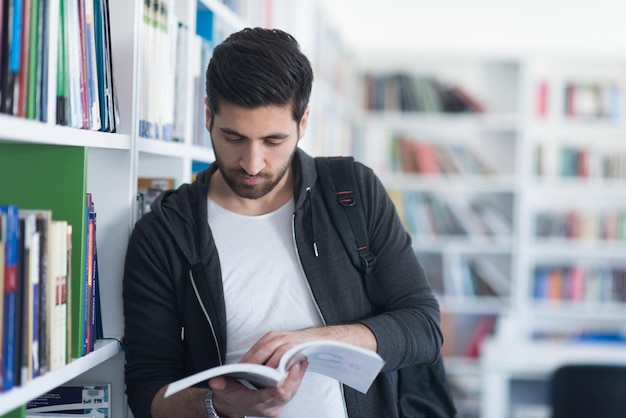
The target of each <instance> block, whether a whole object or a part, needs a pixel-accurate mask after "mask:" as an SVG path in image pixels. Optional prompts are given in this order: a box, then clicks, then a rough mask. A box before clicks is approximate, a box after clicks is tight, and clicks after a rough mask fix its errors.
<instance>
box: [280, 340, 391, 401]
mask: <svg viewBox="0 0 626 418" xmlns="http://www.w3.org/2000/svg"><path fill="white" fill-rule="evenodd" d="M305 358H306V359H307V360H308V361H309V366H308V368H307V373H308V372H314V373H319V374H323V375H326V376H328V377H332V378H333V379H336V380H338V381H340V382H341V383H343V384H346V385H348V386H350V387H352V388H354V389H356V390H358V391H359V392H362V393H365V392H367V390H368V389H369V387H370V385H371V384H372V382H373V381H374V379H375V378H376V376H377V375H378V373H379V372H380V370H381V369H382V367H383V365H384V364H385V362H384V361H383V359H382V358H381V357H380V356H379V355H378V354H377V353H376V352H374V351H372V350H367V349H364V348H361V347H357V346H354V345H350V344H345V343H340V342H337V341H330V340H322V341H311V342H308V343H303V344H299V345H297V346H295V347H293V348H291V349H290V350H288V351H287V352H286V353H285V355H284V356H283V358H282V359H281V363H280V365H279V369H281V370H289V367H290V366H291V365H292V364H293V363H295V362H297V361H302V360H304V359H305Z"/></svg>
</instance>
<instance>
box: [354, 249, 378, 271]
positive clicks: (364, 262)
mask: <svg viewBox="0 0 626 418" xmlns="http://www.w3.org/2000/svg"><path fill="white" fill-rule="evenodd" d="M358 251H359V259H360V260H361V270H363V271H365V272H367V273H370V272H371V271H373V270H374V266H375V265H376V256H375V255H374V254H372V253H371V252H370V251H369V250H368V248H367V247H361V248H359V249H358Z"/></svg>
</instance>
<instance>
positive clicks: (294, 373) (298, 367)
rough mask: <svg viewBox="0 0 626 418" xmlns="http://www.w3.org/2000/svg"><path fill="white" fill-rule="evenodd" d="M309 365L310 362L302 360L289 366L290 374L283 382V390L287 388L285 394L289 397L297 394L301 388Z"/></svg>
mask: <svg viewBox="0 0 626 418" xmlns="http://www.w3.org/2000/svg"><path fill="white" fill-rule="evenodd" d="M308 365H309V362H308V361H306V360H303V361H301V362H298V363H295V364H294V365H292V366H291V367H290V368H289V374H288V375H287V378H286V379H285V381H284V382H283V386H282V388H283V390H285V392H286V393H285V395H286V396H287V398H289V399H292V398H293V397H294V396H296V393H297V392H298V389H299V388H300V384H301V383H302V379H303V378H304V375H305V373H306V369H307V367H308Z"/></svg>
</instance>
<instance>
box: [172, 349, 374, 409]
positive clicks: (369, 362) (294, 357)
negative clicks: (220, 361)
mask: <svg viewBox="0 0 626 418" xmlns="http://www.w3.org/2000/svg"><path fill="white" fill-rule="evenodd" d="M304 359H307V360H308V362H309V366H308V367H307V373H308V372H314V373H320V374H323V375H326V376H329V377H332V378H333V379H336V380H338V381H340V382H341V383H343V384H345V385H348V386H350V387H352V388H354V389H356V390H358V391H360V392H362V393H365V392H367V390H368V389H369V387H370V385H371V384H372V382H373V381H374V379H375V378H376V376H377V375H378V373H379V372H380V370H381V369H382V367H383V364H384V363H385V362H384V361H383V359H382V358H381V357H380V356H379V355H378V354H377V353H376V352H374V351H372V350H367V349H364V348H361V347H357V346H354V345H350V344H345V343H340V342H337V341H329V340H319V341H310V342H306V343H302V344H298V345H296V346H294V347H292V348H291V349H289V350H287V351H286V352H285V354H284V355H283V357H282V358H281V359H280V362H279V365H278V367H277V368H276V369H274V368H272V367H269V366H264V365H261V364H252V363H235V364H226V365H223V366H218V367H213V368H210V369H207V370H204V371H201V372H198V373H196V374H193V375H191V376H188V377H185V378H182V379H180V380H177V381H176V382H173V383H170V384H169V386H168V387H167V390H166V391H165V397H168V396H170V395H173V394H175V393H176V392H179V391H181V390H183V389H186V388H188V387H190V386H192V385H195V384H196V383H200V382H202V381H206V380H209V379H211V378H213V377H216V376H227V377H232V378H235V379H240V380H244V381H247V382H249V383H251V384H252V385H254V386H255V387H270V386H280V385H282V383H283V381H284V380H285V379H286V378H287V374H288V373H289V368H290V367H291V365H292V364H294V363H296V362H299V361H302V360H304Z"/></svg>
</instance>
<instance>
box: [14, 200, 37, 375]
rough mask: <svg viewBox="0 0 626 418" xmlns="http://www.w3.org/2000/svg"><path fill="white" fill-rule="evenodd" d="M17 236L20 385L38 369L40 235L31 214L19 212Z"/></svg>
mask: <svg viewBox="0 0 626 418" xmlns="http://www.w3.org/2000/svg"><path fill="white" fill-rule="evenodd" d="M19 219H20V232H21V244H20V248H21V251H22V253H21V260H20V265H21V268H20V273H21V277H20V283H21V286H22V321H21V322H22V326H21V330H22V332H21V335H22V350H21V354H22V359H21V369H20V373H21V376H20V381H21V382H27V381H29V380H32V379H33V377H36V376H37V371H38V369H39V277H40V276H39V267H40V257H39V250H40V245H39V242H40V238H41V236H40V233H39V232H38V231H37V224H36V218H35V215H34V214H33V213H24V212H23V211H19Z"/></svg>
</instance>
